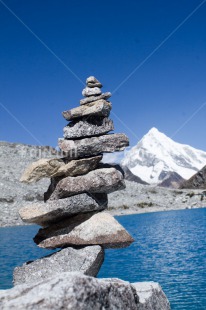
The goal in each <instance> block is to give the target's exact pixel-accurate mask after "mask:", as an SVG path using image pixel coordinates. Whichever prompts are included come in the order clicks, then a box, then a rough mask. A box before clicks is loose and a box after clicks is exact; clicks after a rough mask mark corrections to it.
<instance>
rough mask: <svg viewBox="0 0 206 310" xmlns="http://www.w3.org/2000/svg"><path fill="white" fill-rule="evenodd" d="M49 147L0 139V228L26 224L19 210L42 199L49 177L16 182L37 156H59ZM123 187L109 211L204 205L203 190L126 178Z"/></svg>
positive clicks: (118, 211) (110, 204)
mask: <svg viewBox="0 0 206 310" xmlns="http://www.w3.org/2000/svg"><path fill="white" fill-rule="evenodd" d="M58 155H59V154H58V153H57V151H55V150H54V149H52V148H49V147H39V146H31V145H24V144H15V143H8V142H0V227H3V226H14V225H25V224H24V223H23V222H22V221H21V220H20V218H19V215H18V210H19V209H20V208H21V207H22V206H23V205H25V204H28V203H31V202H34V201H40V200H43V193H44V192H45V191H46V190H47V188H48V185H49V180H48V179H44V180H42V181H39V182H37V183H35V184H31V185H26V184H22V183H20V182H19V179H20V176H21V174H22V172H23V170H24V169H25V168H26V167H27V166H28V165H29V164H30V163H31V162H34V161H36V160H38V159H40V158H45V157H47V158H52V157H58ZM126 186H127V187H126V189H125V190H122V191H119V192H114V193H112V194H109V208H108V210H109V212H110V213H113V214H130V213H143V212H152V211H162V210H171V209H185V208H198V207H204V206H206V196H205V193H204V191H202V190H186V189H184V190H172V189H166V188H160V187H154V186H151V185H142V184H137V183H135V182H130V181H126Z"/></svg>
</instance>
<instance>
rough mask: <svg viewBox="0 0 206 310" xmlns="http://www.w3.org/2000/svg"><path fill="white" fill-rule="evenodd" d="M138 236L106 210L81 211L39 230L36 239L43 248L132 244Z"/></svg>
mask: <svg viewBox="0 0 206 310" xmlns="http://www.w3.org/2000/svg"><path fill="white" fill-rule="evenodd" d="M133 241H134V239H133V238H132V237H131V236H130V235H129V233H128V232H127V231H126V230H125V229H124V227H123V226H122V225H120V224H119V223H118V222H117V221H116V220H115V219H114V217H113V216H111V215H110V214H108V213H105V212H98V213H92V212H89V213H85V214H78V215H75V216H74V217H72V218H68V219H65V220H63V221H61V222H58V223H56V224H53V225H51V226H49V227H46V228H41V229H39V231H38V233H37V235H36V236H35V238H34V242H36V243H37V244H38V246H39V247H41V248H46V249H55V248H60V247H64V246H74V245H76V246H77V245H78V246H84V245H98V244H99V245H101V246H103V247H104V248H122V247H126V246H129V245H130V244H131V243H132V242H133Z"/></svg>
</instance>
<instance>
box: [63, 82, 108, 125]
mask: <svg viewBox="0 0 206 310" xmlns="http://www.w3.org/2000/svg"><path fill="white" fill-rule="evenodd" d="M93 89H94V88H93ZM111 108H112V105H111V103H110V102H109V101H106V100H103V99H100V100H97V101H93V102H90V103H87V104H85V105H82V106H80V107H77V108H73V109H71V110H68V111H64V112H62V115H63V117H64V118H65V119H66V120H68V121H70V120H73V119H76V118H81V117H84V116H90V115H95V116H104V117H108V116H109V113H110V110H111Z"/></svg>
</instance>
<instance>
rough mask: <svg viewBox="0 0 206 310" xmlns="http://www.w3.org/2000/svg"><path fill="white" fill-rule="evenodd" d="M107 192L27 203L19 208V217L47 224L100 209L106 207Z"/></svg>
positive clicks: (30, 221) (27, 220)
mask: <svg viewBox="0 0 206 310" xmlns="http://www.w3.org/2000/svg"><path fill="white" fill-rule="evenodd" d="M107 203H108V199H107V194H105V193H102V194H93V195H92V196H89V195H88V194H86V193H84V194H80V195H74V196H71V197H68V198H65V199H58V200H48V201H47V202H46V203H44V202H37V203H32V204H29V205H28V204H27V205H26V206H24V207H23V208H21V209H20V210H19V215H20V217H21V219H22V220H23V221H24V222H26V223H35V224H37V225H40V226H48V225H50V224H52V223H54V222H57V221H60V220H62V219H64V218H66V217H69V216H71V215H74V214H78V213H85V212H91V211H102V210H104V209H106V208H107Z"/></svg>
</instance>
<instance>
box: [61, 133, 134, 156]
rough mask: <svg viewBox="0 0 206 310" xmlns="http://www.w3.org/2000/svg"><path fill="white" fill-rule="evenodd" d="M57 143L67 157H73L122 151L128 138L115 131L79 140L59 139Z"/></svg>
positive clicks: (127, 142)
mask: <svg viewBox="0 0 206 310" xmlns="http://www.w3.org/2000/svg"><path fill="white" fill-rule="evenodd" d="M58 144H59V147H60V149H61V150H62V151H64V152H65V153H66V155H67V157H68V158H70V159H73V158H80V157H84V156H92V155H93V156H94V155H98V154H102V153H113V152H119V151H123V150H124V149H125V148H126V147H127V146H129V139H128V137H127V136H126V135H125V134H121V133H115V134H109V135H102V136H99V137H91V138H85V139H79V140H66V139H59V142H58Z"/></svg>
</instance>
